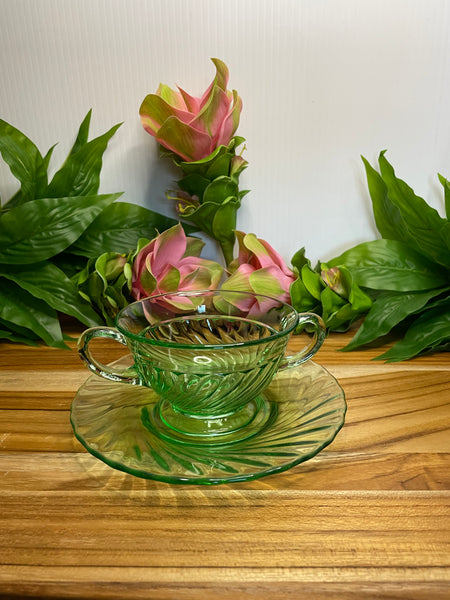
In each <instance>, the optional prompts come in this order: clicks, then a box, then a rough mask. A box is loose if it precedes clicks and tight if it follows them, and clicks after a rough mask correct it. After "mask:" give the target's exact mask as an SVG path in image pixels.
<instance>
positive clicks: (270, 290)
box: [222, 231, 295, 311]
mask: <svg viewBox="0 0 450 600" xmlns="http://www.w3.org/2000/svg"><path fill="white" fill-rule="evenodd" d="M236 238H237V240H238V242H239V255H238V258H237V259H235V260H233V261H232V262H231V263H230V265H229V267H230V270H231V272H232V274H231V275H230V277H229V278H228V279H227V280H226V281H225V282H224V284H223V285H222V289H224V290H236V291H244V292H254V293H255V294H262V295H265V296H270V297H272V298H277V300H278V301H282V302H287V303H290V301H291V297H290V293H289V288H290V286H291V284H292V283H293V282H294V280H295V275H294V273H293V271H292V270H291V269H289V267H288V266H287V265H286V263H285V262H284V260H283V259H282V258H281V256H280V255H279V254H278V252H276V250H274V249H273V248H272V246H271V245H270V244H268V243H267V242H266V241H264V240H261V239H258V238H257V237H256V235H255V234H254V233H248V234H244V233H243V232H241V231H236ZM247 304H248V306H247V305H246V306H243V305H242V301H241V302H240V303H239V305H238V304H236V306H238V308H239V309H241V310H250V309H251V308H252V306H251V304H252V300H251V299H248V300H247ZM276 305H277V302H275V301H267V302H264V306H258V310H259V311H261V310H263V309H264V310H269V309H270V308H272V306H276Z"/></svg>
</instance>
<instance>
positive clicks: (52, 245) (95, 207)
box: [0, 194, 120, 264]
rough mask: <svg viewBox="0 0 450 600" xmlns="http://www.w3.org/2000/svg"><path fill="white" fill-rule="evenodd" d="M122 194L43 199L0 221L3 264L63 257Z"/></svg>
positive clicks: (13, 210)
mask: <svg viewBox="0 0 450 600" xmlns="http://www.w3.org/2000/svg"><path fill="white" fill-rule="evenodd" d="M119 196H120V194H107V195H103V196H85V197H80V198H42V199H39V200H34V201H33V202H28V203H27V204H23V205H21V206H17V207H16V208H13V209H11V210H10V211H9V212H7V213H5V214H4V215H3V216H2V217H1V219H0V262H3V263H7V264H31V263H35V262H40V261H43V260H47V259H48V258H50V257H52V256H54V255H55V254H59V253H60V252H62V251H63V250H65V249H66V248H67V247H68V246H70V245H71V244H73V242H75V240H76V239H77V238H78V237H79V236H80V235H81V234H82V233H83V232H84V230H85V229H86V228H87V227H88V225H90V223H91V222H92V221H93V220H94V219H95V217H97V216H98V215H99V214H100V213H101V211H102V210H103V209H104V208H105V207H106V206H108V204H111V203H112V202H113V201H114V200H115V199H116V198H118V197H119Z"/></svg>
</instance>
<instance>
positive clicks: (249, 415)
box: [152, 396, 276, 444]
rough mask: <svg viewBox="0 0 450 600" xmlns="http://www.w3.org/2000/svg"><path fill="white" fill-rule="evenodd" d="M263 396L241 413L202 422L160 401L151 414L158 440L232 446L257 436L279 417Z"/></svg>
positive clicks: (246, 406) (249, 404) (244, 408)
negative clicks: (159, 437)
mask: <svg viewBox="0 0 450 600" xmlns="http://www.w3.org/2000/svg"><path fill="white" fill-rule="evenodd" d="M272 412H273V407H272V406H271V404H270V403H269V402H268V401H267V400H266V399H265V398H264V397H262V396H258V397H257V398H255V399H254V400H251V401H250V402H248V404H246V405H245V406H244V407H243V408H241V409H240V410H239V411H237V412H235V413H233V414H232V415H229V416H225V417H220V418H199V417H193V416H188V415H186V414H182V413H179V412H177V411H176V410H174V409H173V408H172V406H171V405H170V403H169V402H167V401H166V400H161V401H160V402H158V403H157V404H156V405H155V406H154V408H153V411H152V425H153V427H154V428H155V429H156V432H157V433H158V435H159V436H161V437H163V438H165V439H170V440H172V441H179V442H183V443H187V444H205V443H206V444H211V443H213V444H231V443H234V442H238V441H242V440H244V439H247V438H249V437H252V436H253V435H256V434H257V433H258V432H259V431H261V429H262V428H263V427H265V426H266V425H267V424H268V423H269V422H270V421H271V420H272V419H273V418H275V416H276V415H272Z"/></svg>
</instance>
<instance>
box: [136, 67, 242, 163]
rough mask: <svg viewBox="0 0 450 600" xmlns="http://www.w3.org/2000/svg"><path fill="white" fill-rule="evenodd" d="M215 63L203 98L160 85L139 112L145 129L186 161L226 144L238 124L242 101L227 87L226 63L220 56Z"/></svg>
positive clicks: (147, 98)
mask: <svg viewBox="0 0 450 600" xmlns="http://www.w3.org/2000/svg"><path fill="white" fill-rule="evenodd" d="M212 62H213V63H214V65H215V67H216V76H215V77H214V80H213V81H212V83H211V84H210V86H209V87H208V89H207V90H206V91H205V92H204V94H203V95H202V96H201V97H199V98H197V97H194V96H191V95H190V94H188V93H187V92H185V91H184V90H182V89H181V88H178V91H175V90H172V89H171V88H169V87H168V86H166V85H163V84H160V86H159V88H158V90H157V92H156V94H149V95H148V96H146V98H145V99H144V101H143V102H142V105H141V108H140V111H139V113H140V117H141V122H142V125H143V127H144V129H145V130H146V131H147V132H148V133H149V134H150V135H152V136H153V137H154V138H155V139H156V140H157V141H158V142H159V143H160V144H161V145H162V146H163V147H164V148H166V149H167V150H169V151H170V152H174V153H175V154H176V155H177V156H179V157H180V158H181V159H182V160H183V161H188V162H190V161H198V160H201V159H203V158H205V157H207V156H209V155H210V154H211V153H212V152H213V151H214V150H215V149H216V148H217V147H219V146H221V145H224V146H227V145H228V144H229V143H230V141H231V139H232V137H233V135H234V133H235V131H236V129H237V128H238V125H239V119H240V113H241V110H242V100H241V98H240V97H239V95H238V94H237V92H236V91H235V90H233V91H232V92H231V91H229V90H227V84H228V77H229V74H228V68H227V66H226V65H225V63H224V62H222V61H221V60H219V59H217V58H213V59H212Z"/></svg>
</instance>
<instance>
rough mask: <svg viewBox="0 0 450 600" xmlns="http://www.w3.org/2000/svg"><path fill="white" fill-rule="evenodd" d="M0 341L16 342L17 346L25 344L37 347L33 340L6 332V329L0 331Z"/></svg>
mask: <svg viewBox="0 0 450 600" xmlns="http://www.w3.org/2000/svg"><path fill="white" fill-rule="evenodd" d="M0 339H3V340H8V341H9V342H16V343H18V344H27V345H28V346H38V345H39V344H37V343H36V342H35V341H34V340H31V339H29V338H27V337H24V336H21V335H17V334H16V333H13V332H12V331H8V330H7V329H0Z"/></svg>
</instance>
